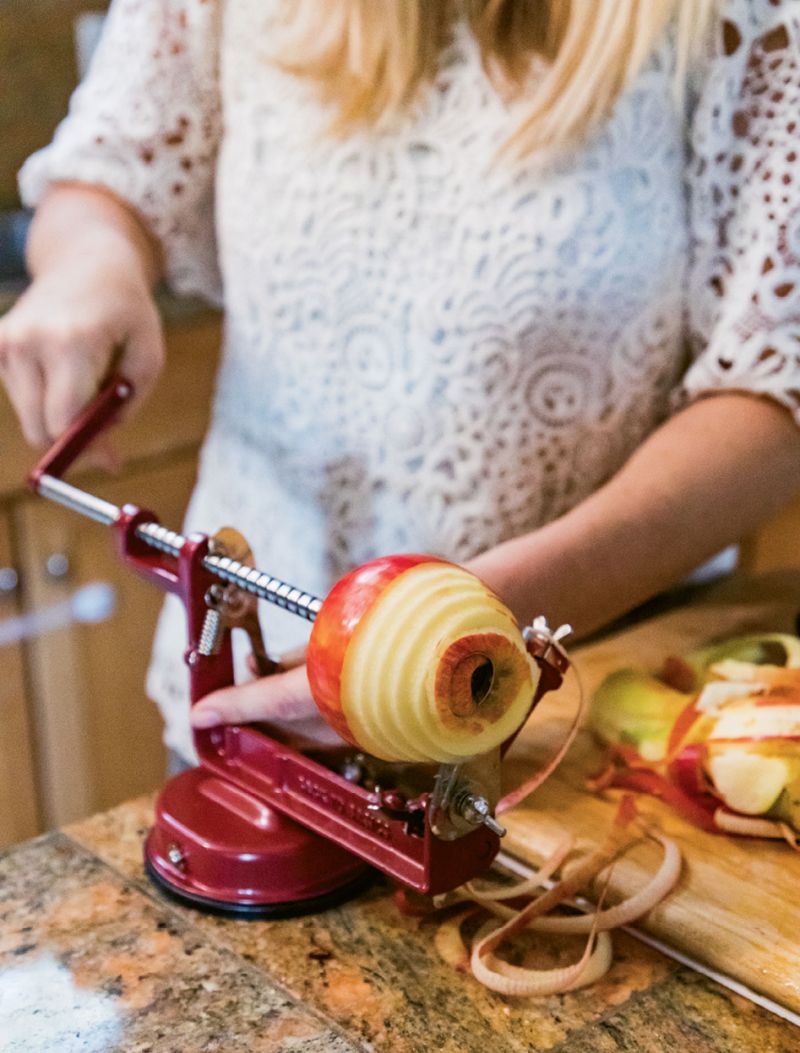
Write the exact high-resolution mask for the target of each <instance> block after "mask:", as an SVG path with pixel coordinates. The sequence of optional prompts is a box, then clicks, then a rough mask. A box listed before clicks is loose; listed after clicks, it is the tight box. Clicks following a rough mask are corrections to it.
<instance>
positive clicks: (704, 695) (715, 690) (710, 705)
mask: <svg viewBox="0 0 800 1053" xmlns="http://www.w3.org/2000/svg"><path fill="white" fill-rule="evenodd" d="M737 664H738V663H737ZM765 690H766V688H765V686H764V685H763V684H756V683H753V682H752V681H750V682H741V681H737V680H711V681H709V683H707V684H706V685H705V687H704V688H703V690H702V691H701V692H700V694H699V695H698V696H697V702H696V703H695V705H696V706H697V709H698V710H699V711H700V712H701V713H711V714H716V713H719V711H720V710H721V709H723V708H724V707H725V706H729V705H730V704H731V703H732V702H741V701H742V699H746V698H752V697H753V695H755V694H757V693H758V692H760V691H765Z"/></svg>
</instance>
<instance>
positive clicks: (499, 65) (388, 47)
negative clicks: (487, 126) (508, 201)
mask: <svg viewBox="0 0 800 1053" xmlns="http://www.w3.org/2000/svg"><path fill="white" fill-rule="evenodd" d="M713 4H714V0H287V8H286V17H287V23H286V24H287V26H288V27H290V33H291V36H290V38H289V39H288V40H286V39H284V40H283V41H282V42H281V58H280V60H279V62H280V65H281V66H282V67H283V68H285V69H287V70H289V71H290V72H292V73H295V74H297V75H300V76H305V77H309V78H311V79H312V80H315V81H316V82H317V83H318V85H319V88H320V93H321V96H322V98H323V99H324V100H325V101H326V102H328V103H332V104H333V105H334V108H335V114H336V116H335V119H334V121H333V126H332V129H331V130H332V131H333V132H335V133H345V132H347V131H349V130H350V129H351V128H353V127H354V126H356V125H359V124H363V123H368V124H380V123H381V122H382V121H384V120H386V119H387V118H389V117H391V116H393V115H395V114H397V113H398V112H401V111H403V110H405V109H408V108H409V107H410V106H411V105H412V104H413V102H414V100H415V99H416V97H417V96H418V93H419V89H420V87H421V86H422V85H423V84H424V83H426V82H430V81H431V80H433V78H434V77H435V75H436V72H437V69H438V64H439V59H440V54H441V51H442V49H443V47H444V45H445V43H446V41H447V39H448V35H449V33H450V32H451V31H452V24H453V19H454V17H455V16H456V15H458V14H459V13H461V14H463V15H464V16H465V18H466V19H467V21H468V23H469V26H470V28H471V30H472V32H473V34H474V35H475V38H476V39H477V41H478V44H479V46H480V49H481V54H482V58H483V65H484V68H485V70H486V72H487V74H488V76H489V77H490V78H491V80H492V81H493V83H494V84H495V86H496V87H497V88H498V89H499V90H501V91H502V92H503V93H504V94H505V95H507V96H509V97H513V96H515V95H520V94H521V93H522V92H523V90H525V91H530V107H529V111H528V114H527V116H526V117H525V118H524V120H523V121H522V123H521V124H520V126H519V127H518V128H517V130H516V132H515V133H514V135H513V136H512V139H511V140H510V142H509V144H507V146H508V147H509V148H510V149H511V150H512V152H514V153H516V154H519V155H524V154H527V153H530V152H532V151H534V150H540V149H547V148H552V147H559V146H562V145H564V144H566V143H568V142H572V141H575V140H579V139H581V138H582V137H583V136H584V135H585V134H586V132H587V131H588V130H589V129H590V128H591V127H593V126H594V125H595V124H597V123H598V122H599V121H600V120H602V118H603V117H605V116H607V114H608V113H609V112H610V110H611V108H612V106H613V104H614V102H615V100H616V99H617V97H618V96H619V94H620V92H621V91H622V90H623V88H624V87H625V86H626V84H628V83H629V82H630V81H631V79H632V78H633V77H634V75H635V74H636V73H637V72H638V71H639V70H640V69H641V67H642V65H643V63H644V62H645V60H646V59H647V57H648V55H649V54H650V53H651V51H652V49H653V47H654V45H655V44H656V42H657V40H658V38H659V36H660V35H661V34H662V33H663V32H664V30H665V28H666V25H667V23H668V22H669V21H670V20H671V19H672V18H673V17H674V16H677V18H676V21H677V30H676V37H677V68H676V84H677V85H678V90H679V92H680V86H681V85H682V82H683V79H684V76H685V73H686V69H687V66H688V64H689V62H690V60H691V57H692V54H693V52H694V50H695V49H696V48H697V46H698V45H699V44H700V43H702V40H703V38H704V33H705V28H706V27H707V25H708V22H709V19H710V14H711V9H712V6H713ZM537 56H538V57H539V58H540V59H543V60H544V62H545V64H546V68H545V72H544V74H543V76H541V77H539V78H536V80H535V83H533V84H531V83H530V78H529V72H530V65H531V60H532V59H533V58H534V57H537Z"/></svg>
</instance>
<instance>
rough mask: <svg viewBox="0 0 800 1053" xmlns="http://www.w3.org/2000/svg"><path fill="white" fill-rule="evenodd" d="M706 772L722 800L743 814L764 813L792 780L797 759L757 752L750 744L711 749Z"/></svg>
mask: <svg viewBox="0 0 800 1053" xmlns="http://www.w3.org/2000/svg"><path fill="white" fill-rule="evenodd" d="M705 767H706V772H707V774H708V776H709V778H710V779H711V782H712V783H713V785H714V789H715V790H716V791H717V793H718V794H719V796H720V797H721V798H722V800H723V801H724V802H725V804H727V806H728V807H729V808H731V809H732V810H733V811H735V812H741V813H742V814H743V815H763V814H764V813H765V812H767V811H769V809H770V808H771V807H772V806H773V805H774V804H775V802H776V801H777V800H778V798H779V797H780V795H781V794H782V793H783V791H784V788H785V787H786V785H787V783H788V782H791V781H792V778H793V777H794V775H795V773H796V769H797V761H793V760H790V759H787V758H786V757H770V756H764V755H763V754H759V753H756V752H753V751H751V750H749V749H748V748H747V746H731V747H728V748H726V749H723V748H721V747H717V748H716V749H709V756H708V758H707V760H706V765H705Z"/></svg>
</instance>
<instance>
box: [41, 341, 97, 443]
mask: <svg viewBox="0 0 800 1053" xmlns="http://www.w3.org/2000/svg"><path fill="white" fill-rule="evenodd" d="M84 340H85V342H84V343H83V344H82V346H80V347H78V346H75V347H73V346H69V345H67V346H64V347H61V348H54V349H53V350H52V351H51V353H50V354H49V355H48V356H47V358H46V364H45V369H46V373H45V390H44V423H45V428H46V429H47V434H48V436H49V438H50V440H51V441H53V440H55V439H57V438H58V436H59V435H61V433H62V432H64V431H65V430H66V429H67V428H68V427H69V426H70V424H72V422H73V420H75V418H76V417H77V416H78V414H79V413H80V411H81V410H82V409H83V407H84V406H85V405H86V404H87V403H88V402H89V401H90V400H91V399H92V397H93V396H94V395H95V394H96V393H97V386H98V384H99V383H100V381H101V380H102V376H103V372H104V368H105V360H106V359H107V355H108V347H107V346H106V347H104V348H98V347H97V346H95V347H92V346H91V345H90V343H89V338H88V337H87V338H84Z"/></svg>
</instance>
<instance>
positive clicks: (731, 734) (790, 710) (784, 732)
mask: <svg viewBox="0 0 800 1053" xmlns="http://www.w3.org/2000/svg"><path fill="white" fill-rule="evenodd" d="M797 736H800V706H798V705H792V704H788V705H787V704H780V703H778V704H775V705H769V706H765V705H759V704H758V700H754V701H752V702H738V703H732V704H731V705H729V706H726V707H725V709H723V710H722V711H721V712H720V714H719V717H718V718H717V720H716V721H715V723H714V725H713V727H712V729H711V731H710V732H709V736H708V738H709V741H710V742H711V741H713V740H714V739H781V738H795V737H797Z"/></svg>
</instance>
